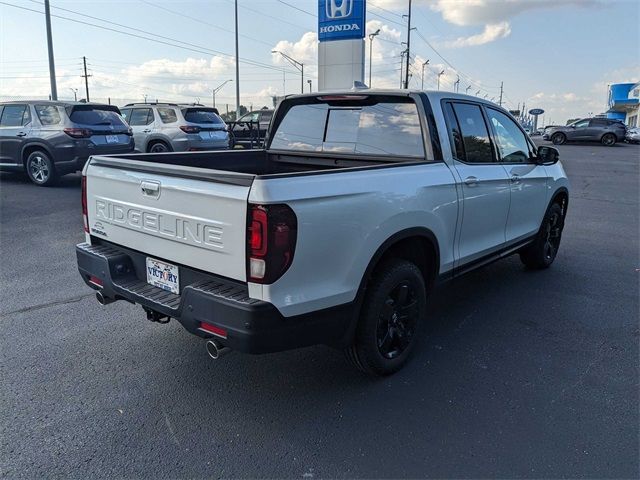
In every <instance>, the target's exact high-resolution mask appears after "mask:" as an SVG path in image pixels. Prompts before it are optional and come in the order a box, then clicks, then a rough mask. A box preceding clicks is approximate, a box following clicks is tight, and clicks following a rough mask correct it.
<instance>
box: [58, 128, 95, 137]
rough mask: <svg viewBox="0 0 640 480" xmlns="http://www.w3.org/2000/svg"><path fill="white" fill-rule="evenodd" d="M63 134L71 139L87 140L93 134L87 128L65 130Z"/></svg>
mask: <svg viewBox="0 0 640 480" xmlns="http://www.w3.org/2000/svg"><path fill="white" fill-rule="evenodd" d="M64 133H66V134H67V135H69V136H70V137H72V138H89V137H91V135H93V132H92V131H91V130H89V129H88V128H65V129H64Z"/></svg>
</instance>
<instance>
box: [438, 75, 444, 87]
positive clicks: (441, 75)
mask: <svg viewBox="0 0 640 480" xmlns="http://www.w3.org/2000/svg"><path fill="white" fill-rule="evenodd" d="M442 75H444V70H442V71H441V72H440V73H439V74H438V90H440V77H441V76H442Z"/></svg>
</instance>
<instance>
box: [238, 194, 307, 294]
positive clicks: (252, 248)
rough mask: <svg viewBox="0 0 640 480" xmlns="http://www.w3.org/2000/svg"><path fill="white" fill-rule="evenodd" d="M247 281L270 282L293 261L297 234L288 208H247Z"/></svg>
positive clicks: (278, 276)
mask: <svg viewBox="0 0 640 480" xmlns="http://www.w3.org/2000/svg"><path fill="white" fill-rule="evenodd" d="M248 213H249V214H248V222H247V223H248V226H247V227H248V229H247V278H248V280H249V281H250V282H254V283H265V284H266V283H273V282H275V281H276V280H277V279H279V278H280V277H281V276H282V275H283V274H284V272H286V271H287V269H288V268H289V266H290V265H291V262H292V261H293V254H294V252H295V249H296V237H297V235H298V220H297V219H296V214H295V213H294V212H293V210H291V208H290V207H289V206H288V205H284V204H277V205H252V204H250V205H249V212H248Z"/></svg>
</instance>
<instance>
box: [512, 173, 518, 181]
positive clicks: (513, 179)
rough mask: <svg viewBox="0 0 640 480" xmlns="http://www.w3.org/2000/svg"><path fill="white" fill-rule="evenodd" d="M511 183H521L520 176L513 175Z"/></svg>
mask: <svg viewBox="0 0 640 480" xmlns="http://www.w3.org/2000/svg"><path fill="white" fill-rule="evenodd" d="M511 183H520V175H517V174H515V173H514V174H512V175H511Z"/></svg>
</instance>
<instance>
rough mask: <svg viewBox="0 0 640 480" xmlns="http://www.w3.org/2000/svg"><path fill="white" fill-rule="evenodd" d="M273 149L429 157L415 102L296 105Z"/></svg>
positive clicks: (275, 136)
mask: <svg viewBox="0 0 640 480" xmlns="http://www.w3.org/2000/svg"><path fill="white" fill-rule="evenodd" d="M271 148H273V149H280V150H312V151H319V152H336V153H360V154H365V155H366V154H368V155H394V156H400V157H420V158H424V156H425V153H424V142H423V139H422V129H421V126H420V119H419V116H418V110H417V108H416V105H415V103H413V102H412V101H407V102H402V101H398V102H379V103H375V104H373V105H362V106H353V107H352V106H344V107H342V106H340V105H339V104H338V105H328V104H326V103H318V104H307V105H294V106H293V107H291V109H290V110H289V111H288V112H287V113H286V115H285V116H284V118H283V119H282V122H281V123H280V125H279V126H278V129H277V131H276V133H275V135H274V137H273V141H272V142H271Z"/></svg>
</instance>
